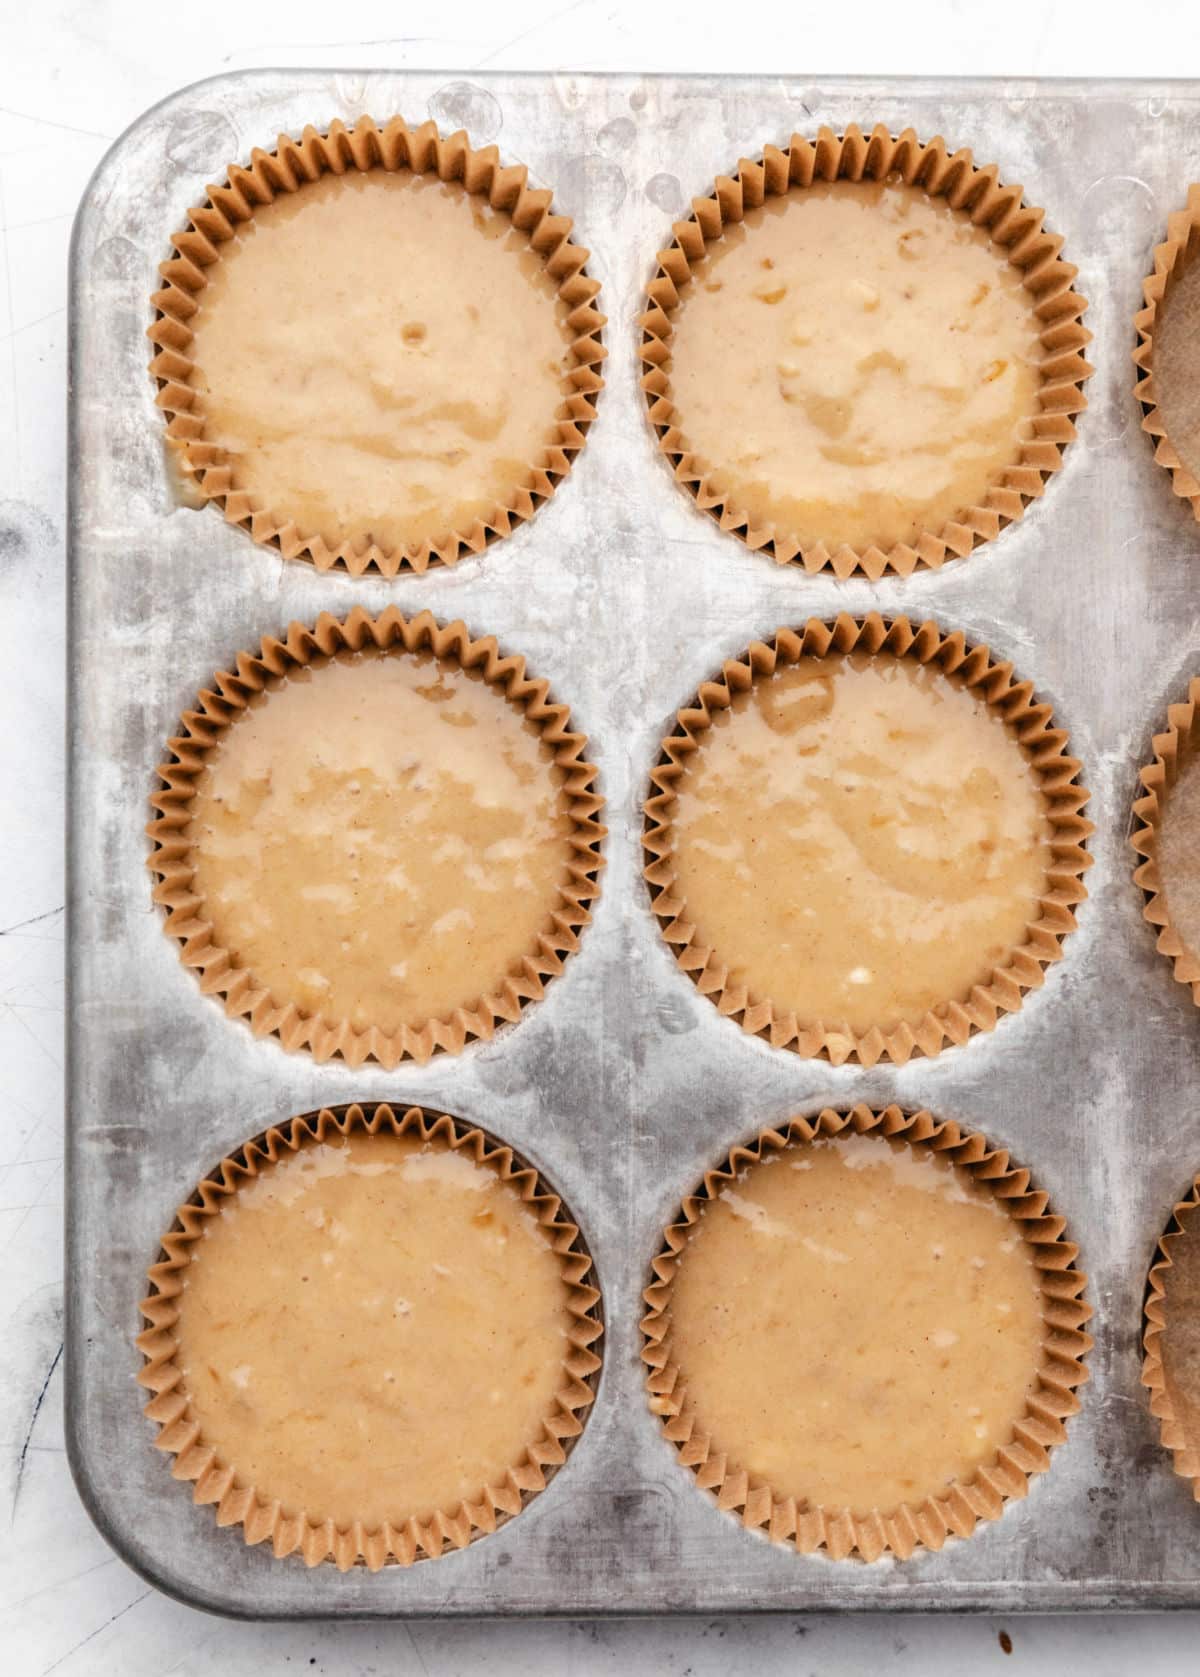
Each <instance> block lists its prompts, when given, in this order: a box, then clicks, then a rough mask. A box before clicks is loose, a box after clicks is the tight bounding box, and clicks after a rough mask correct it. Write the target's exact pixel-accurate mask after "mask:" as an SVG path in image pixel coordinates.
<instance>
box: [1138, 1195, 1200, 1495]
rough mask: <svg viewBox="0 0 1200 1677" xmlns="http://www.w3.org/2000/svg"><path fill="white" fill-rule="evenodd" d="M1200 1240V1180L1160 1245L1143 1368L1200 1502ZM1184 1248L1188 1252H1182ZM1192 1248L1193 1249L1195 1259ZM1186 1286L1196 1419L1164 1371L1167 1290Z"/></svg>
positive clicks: (1161, 1427)
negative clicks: (1181, 1407) (1179, 1403)
mask: <svg viewBox="0 0 1200 1677" xmlns="http://www.w3.org/2000/svg"><path fill="white" fill-rule="evenodd" d="M1198 1235H1200V1176H1197V1177H1196V1179H1195V1181H1194V1182H1193V1183H1192V1186H1191V1190H1190V1192H1189V1193H1188V1195H1187V1197H1186V1198H1185V1199H1182V1200H1180V1202H1179V1204H1178V1205H1177V1206H1176V1207H1175V1209H1174V1211H1173V1212H1172V1213H1171V1221H1170V1223H1169V1224H1168V1226H1167V1232H1166V1234H1164V1235H1163V1237H1162V1239H1161V1240H1160V1241H1159V1243H1158V1253H1157V1256H1156V1258H1155V1262H1154V1264H1153V1265H1152V1266H1151V1270H1150V1277H1149V1282H1148V1287H1147V1296H1146V1332H1145V1336H1144V1338H1143V1340H1142V1344H1143V1346H1144V1348H1145V1352H1146V1357H1145V1361H1144V1362H1143V1364H1142V1384H1143V1386H1147V1387H1149V1389H1150V1413H1151V1414H1152V1415H1153V1416H1154V1417H1155V1418H1156V1419H1157V1421H1158V1431H1159V1437H1160V1438H1161V1440H1162V1446H1163V1449H1164V1450H1169V1451H1170V1452H1171V1455H1172V1457H1173V1459H1174V1466H1175V1471H1176V1473H1178V1474H1179V1476H1180V1477H1181V1478H1183V1479H1190V1480H1191V1482H1192V1494H1193V1496H1194V1497H1195V1499H1196V1501H1197V1502H1200V1261H1198V1259H1197V1251H1196V1250H1195V1249H1196V1246H1197V1236H1198ZM1181 1247H1183V1248H1184V1250H1183V1251H1182V1252H1181V1251H1180V1248H1181ZM1189 1247H1190V1248H1192V1249H1193V1250H1192V1251H1191V1253H1190V1258H1189V1252H1188V1248H1189ZM1181 1259H1182V1260H1183V1262H1182V1264H1181V1262H1180V1260H1181ZM1181 1271H1182V1273H1181ZM1181 1282H1182V1284H1183V1285H1184V1287H1185V1288H1186V1290H1187V1298H1188V1304H1189V1305H1190V1307H1191V1310H1192V1312H1193V1314H1194V1317H1195V1323H1196V1325H1195V1326H1194V1327H1193V1329H1192V1333H1191V1338H1190V1344H1189V1352H1190V1366H1192V1371H1193V1373H1194V1375H1195V1391H1196V1414H1195V1416H1194V1417H1192V1418H1190V1420H1189V1418H1188V1417H1185V1416H1182V1415H1178V1414H1176V1411H1175V1404H1174V1402H1173V1400H1172V1397H1171V1394H1170V1392H1169V1391H1168V1389H1167V1379H1166V1372H1165V1370H1164V1368H1163V1347H1164V1343H1165V1341H1166V1338H1167V1335H1168V1334H1169V1332H1170V1323H1169V1320H1168V1316H1169V1312H1168V1305H1167V1290H1168V1288H1169V1287H1171V1286H1172V1284H1174V1285H1175V1286H1179V1285H1180V1284H1181ZM1175 1331H1176V1332H1178V1331H1179V1330H1178V1329H1176V1330H1175Z"/></svg>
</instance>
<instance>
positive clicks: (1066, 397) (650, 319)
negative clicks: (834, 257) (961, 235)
mask: <svg viewBox="0 0 1200 1677" xmlns="http://www.w3.org/2000/svg"><path fill="white" fill-rule="evenodd" d="M889 178H899V179H901V180H903V181H905V182H906V183H907V184H909V185H913V186H919V187H922V188H923V189H924V190H925V191H926V192H927V193H929V194H930V195H931V196H935V197H943V198H945V199H946V201H947V202H948V203H949V204H951V205H952V206H953V207H954V208H955V209H958V210H962V211H964V212H965V213H966V214H968V215H969V216H970V218H971V221H972V222H973V223H974V224H975V225H976V226H977V227H986V228H987V230H988V232H989V233H990V235H991V238H992V240H993V242H994V243H995V244H997V245H999V246H1001V247H1002V248H1003V249H1004V250H1005V251H1006V252H1007V254H1008V258H1009V260H1010V261H1011V262H1012V263H1014V264H1015V266H1016V267H1018V268H1019V269H1020V270H1021V276H1022V283H1023V285H1024V286H1025V288H1026V290H1027V291H1028V292H1029V294H1030V297H1031V299H1032V303H1033V309H1034V313H1035V315H1036V318H1037V320H1038V322H1039V324H1040V338H1041V345H1042V350H1043V357H1042V361H1041V375H1042V383H1041V387H1040V390H1039V392H1038V400H1039V403H1040V407H1039V411H1038V412H1037V413H1036V414H1032V415H1031V416H1030V419H1031V424H1032V434H1031V436H1030V437H1029V439H1028V440H1027V441H1026V442H1025V443H1023V444H1022V446H1021V451H1020V455H1019V458H1018V459H1017V460H1016V461H1015V462H1014V464H1013V465H1011V466H1009V467H1007V468H1006V469H1005V470H1004V471H1003V472H1002V473H1001V474H1000V475H999V477H998V478H997V480H996V482H995V483H994V484H993V485H992V486H991V488H990V489H989V490H988V493H987V495H986V496H985V497H984V498H983V500H982V501H981V503H980V504H979V505H977V506H972V507H969V508H967V509H965V510H964V511H963V513H962V515H961V517H959V518H957V519H956V520H954V521H953V522H951V523H949V524H947V525H946V526H945V527H944V528H942V529H930V530H926V531H923V532H922V533H921V535H920V536H919V537H918V538H917V540H915V541H914V542H912V543H911V544H909V543H899V544H897V545H895V546H893V547H891V548H890V549H888V550H887V551H884V550H883V549H881V548H879V547H877V546H870V547H867V548H865V549H863V550H862V551H861V552H860V551H858V550H856V549H855V548H853V547H851V546H849V545H845V544H843V545H840V546H837V547H835V548H833V549H832V550H831V549H830V548H829V547H827V546H826V545H825V544H824V543H818V544H817V545H816V546H812V547H802V546H801V544H800V543H799V542H798V541H796V540H795V538H794V537H793V536H791V535H790V534H787V533H785V532H782V531H778V530H777V529H776V528H775V527H774V525H773V524H771V523H769V522H768V523H763V524H760V525H756V524H755V523H754V522H753V521H752V519H751V517H750V516H749V515H748V514H747V513H746V512H745V511H744V510H743V509H740V508H739V507H738V506H737V504H736V502H735V501H734V500H732V499H728V498H726V497H724V496H723V495H721V494H720V493H719V492H718V491H717V490H716V489H715V488H714V487H713V485H712V483H711V482H710V481H709V478H708V476H707V474H706V472H705V470H704V468H703V466H702V464H701V463H700V462H698V460H697V459H696V458H695V456H694V455H693V452H692V447H691V444H690V443H689V441H688V434H687V415H686V413H681V412H679V411H677V409H676V407H675V402H674V398H673V395H672V389H671V375H670V364H671V340H672V336H673V332H674V325H673V318H672V317H673V316H674V314H675V312H676V310H677V309H678V308H679V306H680V303H681V301H682V300H683V297H684V295H685V294H686V290H687V287H688V285H689V283H690V282H691V279H692V264H693V263H696V262H698V261H699V260H700V259H701V258H702V257H703V256H704V255H705V253H706V250H707V249H708V247H709V246H711V245H712V244H713V243H714V241H716V240H718V239H720V238H721V236H722V234H723V233H724V231H725V229H726V228H727V227H729V226H730V225H733V224H736V223H737V222H740V221H742V220H743V218H744V216H745V214H746V212H747V210H750V209H755V208H758V207H759V206H760V205H761V204H762V203H763V202H764V200H765V199H766V198H769V197H782V196H784V195H786V194H787V192H788V191H789V189H792V188H795V187H808V186H811V185H812V184H813V183H814V182H816V181H833V180H849V181H859V180H880V181H882V180H887V179H889ZM1043 216H1044V212H1043V211H1042V210H1040V209H1032V208H1030V207H1029V206H1028V205H1026V204H1025V203H1023V201H1022V189H1021V187H1019V186H1004V185H1002V184H1001V182H1000V180H999V178H998V174H997V170H996V168H995V166H994V165H990V166H988V167H986V168H981V167H979V166H978V165H977V164H976V163H975V162H974V160H973V158H972V155H971V153H970V152H969V151H965V150H963V151H956V152H954V153H950V152H949V151H948V150H947V148H946V144H945V142H944V140H942V139H941V138H940V137H939V138H937V139H933V140H930V141H929V142H927V143H922V142H921V141H920V140H918V138H917V136H916V134H915V133H914V132H913V130H912V129H910V128H906V129H905V130H904V131H903V133H901V134H900V135H898V136H893V135H892V134H890V133H889V132H888V130H887V129H886V128H883V127H878V126H877V127H875V128H874V129H873V130H872V131H871V133H870V135H869V136H867V135H865V134H864V133H863V132H862V130H861V129H859V128H858V127H856V126H853V125H852V126H851V127H849V128H847V130H846V132H845V134H844V135H841V136H839V135H837V134H835V133H833V131H832V130H831V129H828V128H822V129H821V130H820V132H819V134H818V136H817V139H816V140H815V141H809V140H806V139H804V138H802V137H801V136H800V135H797V134H793V135H792V137H791V140H790V142H789V143H788V145H787V146H786V148H784V149H782V150H781V149H780V148H779V147H777V146H767V147H766V148H765V150H764V152H763V155H762V158H761V160H760V161H750V160H748V159H746V158H742V159H741V160H740V161H739V163H738V167H737V172H736V173H735V174H734V175H733V176H732V177H730V176H725V175H722V176H719V177H718V179H717V182H716V185H715V187H714V189H713V191H712V193H711V194H710V195H709V196H708V197H707V198H695V199H693V200H692V214H691V215H690V217H688V218H687V219H686V220H684V221H677V222H675V223H674V225H673V229H672V231H673V233H674V239H673V241H672V243H671V245H670V247H669V248H668V249H666V250H663V251H660V252H659V253H658V270H657V272H656V274H655V276H654V278H653V280H651V282H650V286H649V289H648V293H647V304H648V306H647V309H646V312H645V313H644V314H643V315H642V317H641V326H642V343H641V358H642V370H643V376H642V389H643V391H644V392H645V395H646V401H647V404H648V407H649V415H650V421H651V423H652V425H653V426H654V429H655V431H656V433H657V435H658V442H659V447H660V448H661V449H662V451H663V453H664V454H665V455H666V456H667V458H668V459H669V460H670V462H671V465H672V467H673V469H674V474H675V478H676V481H677V482H678V483H680V484H682V485H683V487H684V488H685V489H687V490H688V491H689V492H690V493H691V494H692V495H693V496H694V497H695V498H696V501H697V503H698V505H699V506H700V507H701V508H702V509H703V510H704V511H706V512H708V513H710V514H711V515H712V517H713V518H714V519H716V521H717V522H718V523H719V525H720V527H721V528H722V529H723V530H728V531H732V532H733V533H734V534H735V535H738V536H740V537H741V539H742V540H743V541H744V542H745V543H746V545H747V546H748V547H751V548H753V549H755V550H757V551H760V552H764V553H768V554H770V556H771V557H772V558H773V559H775V560H776V561H777V562H778V563H780V564H787V563H790V562H797V563H799V564H801V565H803V567H804V569H805V570H806V571H820V570H824V569H826V568H828V569H831V570H832V571H833V572H834V573H835V574H836V575H837V576H843V577H844V576H850V575H852V574H854V573H856V572H861V573H862V574H864V575H866V576H868V577H871V578H877V577H880V576H883V575H884V574H885V573H886V572H888V571H893V572H895V573H896V574H897V575H900V576H908V575H909V574H911V572H913V571H914V570H916V569H918V567H920V566H927V567H929V568H930V569H934V570H936V569H937V568H939V567H940V566H941V565H943V564H944V563H945V562H946V561H947V560H948V559H954V558H963V557H965V556H966V555H967V554H969V553H970V552H971V551H972V549H973V548H975V547H977V546H978V545H979V544H980V543H982V542H986V541H990V540H991V539H992V538H993V537H994V536H997V535H998V534H999V533H1000V531H1001V530H1003V529H1004V528H1005V526H1006V525H1008V524H1011V523H1013V522H1014V521H1015V520H1017V519H1019V518H1021V517H1022V516H1023V514H1024V512H1025V509H1026V507H1027V506H1028V505H1029V503H1030V501H1032V500H1035V499H1037V498H1038V497H1039V496H1040V495H1041V494H1042V493H1043V491H1044V489H1045V486H1046V482H1047V480H1048V479H1049V478H1050V477H1051V475H1052V474H1053V473H1054V472H1056V471H1057V470H1058V469H1059V467H1060V466H1061V465H1062V456H1063V449H1064V448H1065V447H1066V445H1067V444H1068V443H1069V442H1070V441H1071V440H1072V438H1073V437H1074V436H1075V424H1074V419H1075V416H1076V415H1077V414H1078V413H1080V412H1081V411H1082V410H1083V409H1084V408H1085V407H1086V406H1087V402H1086V399H1085V397H1084V394H1083V383H1084V380H1085V379H1087V378H1088V377H1090V375H1091V372H1092V368H1091V367H1090V366H1089V365H1088V363H1087V362H1086V361H1085V360H1084V358H1083V350H1084V348H1085V346H1086V345H1087V344H1088V342H1089V341H1090V339H1091V333H1090V332H1088V331H1087V330H1086V328H1085V327H1084V326H1083V325H1082V324H1081V319H1082V316H1083V313H1084V311H1085V309H1086V307H1087V304H1086V303H1085V301H1084V299H1083V298H1082V297H1081V296H1080V295H1079V294H1078V292H1077V291H1076V290H1075V289H1074V283H1073V282H1074V279H1075V275H1076V271H1077V270H1076V269H1075V268H1073V267H1072V266H1071V265H1070V264H1069V263H1066V262H1064V261H1062V259H1061V257H1060V254H1059V253H1060V251H1061V249H1062V239H1061V238H1059V237H1058V236H1057V235H1056V234H1053V233H1049V232H1047V231H1046V229H1045V227H1044V226H1043Z"/></svg>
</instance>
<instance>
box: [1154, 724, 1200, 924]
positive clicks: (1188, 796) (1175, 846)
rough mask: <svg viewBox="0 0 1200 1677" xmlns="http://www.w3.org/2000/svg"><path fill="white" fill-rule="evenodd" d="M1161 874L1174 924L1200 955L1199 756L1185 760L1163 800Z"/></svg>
mask: <svg viewBox="0 0 1200 1677" xmlns="http://www.w3.org/2000/svg"><path fill="white" fill-rule="evenodd" d="M1158 871H1159V878H1160V879H1161V880H1162V886H1163V894H1164V895H1165V897H1166V899H1167V913H1168V914H1169V915H1170V917H1171V924H1172V925H1173V926H1174V928H1175V930H1176V931H1177V932H1178V933H1179V935H1180V937H1181V938H1182V939H1183V941H1184V943H1186V944H1187V946H1188V948H1189V949H1190V950H1191V951H1192V953H1193V954H1196V955H1200V754H1198V755H1189V756H1188V757H1187V758H1186V759H1185V761H1184V765H1183V768H1182V770H1181V771H1180V774H1179V778H1178V779H1177V780H1176V782H1175V784H1174V786H1172V788H1171V790H1170V791H1169V792H1168V793H1167V796H1166V799H1165V800H1164V804H1163V814H1162V827H1161V829H1160V832H1159V836H1158Z"/></svg>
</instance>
